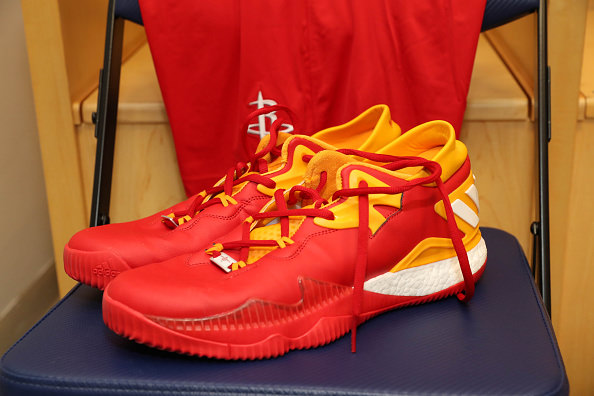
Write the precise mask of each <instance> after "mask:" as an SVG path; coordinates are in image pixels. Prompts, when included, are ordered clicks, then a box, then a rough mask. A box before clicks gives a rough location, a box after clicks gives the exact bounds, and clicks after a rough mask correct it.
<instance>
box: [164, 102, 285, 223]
mask: <svg viewBox="0 0 594 396" xmlns="http://www.w3.org/2000/svg"><path fill="white" fill-rule="evenodd" d="M273 111H283V112H284V113H286V114H287V115H288V117H289V119H291V120H292V119H293V118H294V117H293V113H292V112H291V110H290V109H289V108H287V107H285V106H281V105H274V106H267V107H264V108H262V109H258V110H256V111H254V112H252V113H250V115H249V116H248V117H247V119H246V122H245V123H244V125H243V127H242V130H243V131H244V132H246V131H247V129H248V127H249V123H250V121H251V120H253V119H254V118H256V117H258V116H260V115H263V114H268V113H271V112H273ZM285 121H286V120H285V119H283V118H282V117H278V118H277V119H276V120H275V121H274V122H273V123H272V125H271V126H270V140H269V141H268V144H267V145H266V146H265V147H264V148H262V149H261V150H260V151H258V152H256V153H254V154H252V155H251V157H250V159H249V161H248V162H238V163H237V164H236V165H235V166H234V167H231V168H229V170H228V171H227V173H226V175H225V179H224V182H222V183H220V184H217V185H215V186H213V187H210V188H208V189H206V190H204V191H202V192H201V193H199V194H198V195H196V197H195V198H194V200H193V201H192V203H191V204H190V205H189V206H188V207H187V208H186V209H183V210H180V211H175V212H173V213H170V214H168V215H167V216H161V217H162V222H163V224H165V225H166V226H167V227H168V228H171V229H174V228H176V227H178V225H181V224H183V223H184V222H186V221H189V220H191V219H192V218H193V217H194V216H195V215H197V214H198V213H200V211H202V210H204V209H206V208H207V207H209V206H212V205H217V204H222V205H223V206H227V205H228V204H229V203H231V204H237V201H235V199H233V197H232V196H231V195H232V194H233V187H234V186H236V185H238V184H241V183H245V182H254V183H257V184H262V185H264V186H266V187H267V188H274V187H275V186H276V183H275V182H274V181H273V180H271V179H270V178H268V177H265V176H262V175H261V174H260V173H266V172H268V162H267V161H266V160H265V159H264V156H266V155H267V154H271V155H273V156H275V157H278V156H280V155H281V149H280V147H277V141H278V134H279V130H280V128H281V126H282V124H283V123H284V122H285ZM246 134H247V133H246ZM223 192H224V195H222V196H220V197H215V198H212V197H214V196H215V195H217V194H220V193H223Z"/></svg>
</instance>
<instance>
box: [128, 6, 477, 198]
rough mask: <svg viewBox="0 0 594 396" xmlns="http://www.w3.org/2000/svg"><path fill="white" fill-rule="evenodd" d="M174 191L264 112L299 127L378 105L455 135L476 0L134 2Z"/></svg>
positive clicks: (247, 138)
mask: <svg viewBox="0 0 594 396" xmlns="http://www.w3.org/2000/svg"><path fill="white" fill-rule="evenodd" d="M140 6H141V11H142V17H143V20H144V24H145V27H146V32H147V37H148V42H149V45H150V48H151V52H152V54H153V59H154V62H155V68H156V71H157V76H158V79H159V84H160V86H161V90H162V93H163V99H164V101H165V106H166V109H167V113H168V116H169V121H170V124H171V128H172V131H173V137H174V141H175V146H176V151H177V155H178V160H179V167H180V171H181V176H182V179H183V182H184V185H185V187H186V192H187V193H188V194H189V195H190V194H194V193H196V192H198V191H200V190H202V189H203V188H204V187H207V186H209V185H211V184H212V182H213V181H215V180H217V179H218V178H220V176H221V175H222V174H223V173H224V171H225V170H226V169H227V168H228V167H229V166H232V165H233V164H234V163H235V162H236V161H237V160H240V159H245V158H247V153H249V152H251V151H253V150H254V149H255V147H256V145H257V143H258V140H259V139H260V137H261V136H262V135H263V134H266V133H267V128H268V127H269V126H270V123H271V121H272V120H273V119H274V118H275V117H276V115H275V114H269V115H268V116H261V117H260V118H259V119H258V120H255V121H254V122H252V124H251V125H250V126H249V128H248V130H247V131H242V130H241V126H242V124H243V123H244V121H245V118H246V116H247V115H248V114H249V113H251V112H252V111H253V110H255V109H257V108H261V107H263V106H267V105H272V104H275V103H278V104H283V105H286V106H289V107H290V108H291V109H293V110H294V112H295V113H296V114H297V115H298V120H297V122H296V123H295V125H291V124H290V123H289V122H287V123H286V124H285V125H284V126H283V129H284V130H285V131H292V130H295V131H296V132H298V133H304V134H311V133H313V132H316V131H318V130H320V129H323V128H326V127H329V126H333V125H338V124H341V123H344V122H346V121H348V120H349V119H351V118H353V117H354V116H356V115H357V114H359V113H360V112H362V111H363V110H365V109H366V108H368V107H370V106H372V105H374V104H378V103H385V104H387V105H389V106H390V109H391V111H392V117H393V119H394V120H395V121H396V122H397V123H398V124H400V126H401V127H402V129H403V130H407V129H410V128H412V127H413V126H415V125H418V124H420V123H422V122H425V121H430V120H434V119H442V120H446V121H449V122H450V123H452V124H453V125H454V127H455V128H456V130H457V131H458V133H459V129H460V125H461V122H462V117H463V114H464V110H465V107H466V95H467V93H468V86H469V83H470V75H471V72H472V65H473V61H474V55H475V51H476V45H477V41H478V34H479V32H480V27H481V22H482V17H483V12H484V7H485V0H479V1H463V0H431V1H426V0H425V1H410V0H391V1H387V0H365V1H355V0H350V1H349V0H316V1H295V0H250V1H246V0H200V1H197V0H140Z"/></svg>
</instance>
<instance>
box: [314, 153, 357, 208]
mask: <svg viewBox="0 0 594 396" xmlns="http://www.w3.org/2000/svg"><path fill="white" fill-rule="evenodd" d="M352 162H357V160H356V159H354V158H352V157H349V156H347V155H344V154H341V153H339V152H337V151H331V150H324V151H320V152H319V153H317V154H316V155H314V157H313V158H312V159H311V161H309V164H308V166H307V171H306V172H305V176H304V185H305V187H309V188H313V189H314V190H317V189H318V186H319V185H320V182H321V180H322V174H323V173H326V183H325V185H324V187H323V188H322V191H321V193H320V195H321V196H322V198H324V199H326V200H330V198H331V197H332V194H334V192H335V191H336V190H338V189H340V188H341V187H340V185H341V184H342V183H341V182H340V174H339V169H340V168H341V167H342V166H343V165H345V164H349V163H352Z"/></svg>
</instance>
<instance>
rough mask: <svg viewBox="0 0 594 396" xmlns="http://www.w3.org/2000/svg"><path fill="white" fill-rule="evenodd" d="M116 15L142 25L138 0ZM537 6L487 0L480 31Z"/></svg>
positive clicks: (527, 0)
mask: <svg viewBox="0 0 594 396" xmlns="http://www.w3.org/2000/svg"><path fill="white" fill-rule="evenodd" d="M115 7H116V9H115V13H116V16H118V17H120V18H124V19H127V20H129V21H132V22H135V23H137V24H139V25H142V24H143V22H142V15H141V14H140V6H139V4H138V0H117V1H116V5H115ZM537 8H538V0H487V4H486V6H485V15H484V17H483V25H482V27H481V30H482V31H485V30H489V29H493V28H495V27H497V26H501V25H504V24H506V23H508V22H510V21H513V20H514V19H518V18H520V17H522V16H524V15H526V14H529V13H531V12H533V11H535V10H536V9H537Z"/></svg>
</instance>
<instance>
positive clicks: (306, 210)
mask: <svg viewBox="0 0 594 396" xmlns="http://www.w3.org/2000/svg"><path fill="white" fill-rule="evenodd" d="M382 151H383V152H384V153H390V152H392V153H400V154H404V155H416V156H417V157H394V156H390V155H386V154H371V153H362V152H360V151H356V150H341V152H343V153H345V154H349V155H351V156H347V155H344V154H342V153H339V152H332V151H324V152H319V153H317V154H316V155H315V156H314V157H313V158H312V160H311V161H310V162H309V164H308V169H307V172H306V175H305V183H304V185H303V186H295V187H293V188H292V189H291V190H290V191H288V192H286V191H283V190H277V191H276V192H275V194H274V199H273V200H271V203H270V205H268V206H266V207H265V208H264V209H263V210H262V211H261V212H260V213H258V214H255V215H253V216H252V217H251V218H248V219H247V220H246V221H245V222H244V223H243V224H242V225H241V226H239V227H237V228H236V229H235V230H233V231H232V232H231V233H229V234H228V235H227V236H225V237H223V238H221V239H220V242H219V243H216V244H213V245H212V246H211V247H210V248H208V249H207V250H206V251H201V252H198V253H195V254H190V255H185V256H181V257H177V258H175V259H172V260H169V261H166V262H163V263H157V264H152V265H148V266H144V267H142V268H138V269H135V270H133V271H129V272H127V273H125V274H122V275H121V276H120V277H118V278H117V279H116V280H115V281H114V282H112V283H111V284H110V285H109V287H108V288H107V289H106V290H105V293H104V297H103V318H104V321H105V323H106V324H107V326H109V327H110V328H111V329H112V330H114V331H115V332H116V333H118V334H121V335H123V336H126V337H128V338H131V339H133V340H136V341H138V342H141V343H144V344H148V345H151V346H154V347H157V348H160V349H166V350H171V351H176V352H181V353H187V354H192V355H199V356H208V357H216V358H223V359H259V358H268V357H273V356H278V355H282V354H284V353H285V352H287V351H289V350H291V349H302V348H310V347H316V346H319V345H323V344H326V343H328V342H331V341H333V340H335V339H336V338H338V337H341V336H342V335H344V334H345V333H346V332H348V331H349V330H352V331H353V335H352V336H353V337H352V339H353V350H354V346H355V343H354V340H355V330H356V328H357V325H359V324H360V323H362V322H364V321H366V320H367V319H369V318H371V317H372V316H374V315H377V314H379V313H382V312H385V311H387V310H391V309H394V308H398V307H402V306H406V305H412V304H420V303H424V302H429V301H433V300H436V299H440V298H445V297H447V296H450V295H452V294H457V295H458V297H459V298H460V299H461V300H464V301H468V300H469V299H470V298H471V297H472V295H473V293H474V283H475V281H476V280H477V279H478V278H479V277H480V276H481V274H482V272H483V269H484V264H485V262H486V254H487V251H486V247H485V243H484V241H483V239H482V237H481V233H480V230H479V228H478V215H477V213H478V197H477V193H476V189H475V187H474V178H473V175H472V172H471V169H470V162H469V160H468V156H467V152H466V147H465V146H464V145H463V144H462V143H461V142H459V141H456V139H455V135H454V130H453V129H452V128H451V126H450V125H449V124H447V123H446V122H443V121H436V122H431V123H427V124H424V125H421V126H420V127H417V128H415V129H413V130H411V131H409V132H407V133H406V134H404V135H402V137H401V138H399V139H398V141H397V142H395V143H394V144H392V145H390V146H388V147H386V148H385V149H384V150H382ZM352 156H359V157H364V158H366V159H367V160H368V161H373V162H374V163H375V164H370V163H369V162H367V163H364V162H359V161H355V160H354V159H353V157H352ZM422 157H427V158H429V159H432V160H433V161H432V160H429V159H425V158H422ZM380 164H381V165H382V166H379V165H380ZM324 173H326V174H327V175H328V176H329V177H328V178H327V182H326V183H325V184H324V183H323V180H324V179H325V178H324V176H323V175H324ZM332 176H335V177H332ZM320 180H322V183H320ZM446 198H447V199H446ZM299 201H301V204H302V206H301V207H300V206H299V205H297V203H298V202H299ZM450 201H451V202H453V203H451V204H450ZM444 202H445V206H444Z"/></svg>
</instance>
